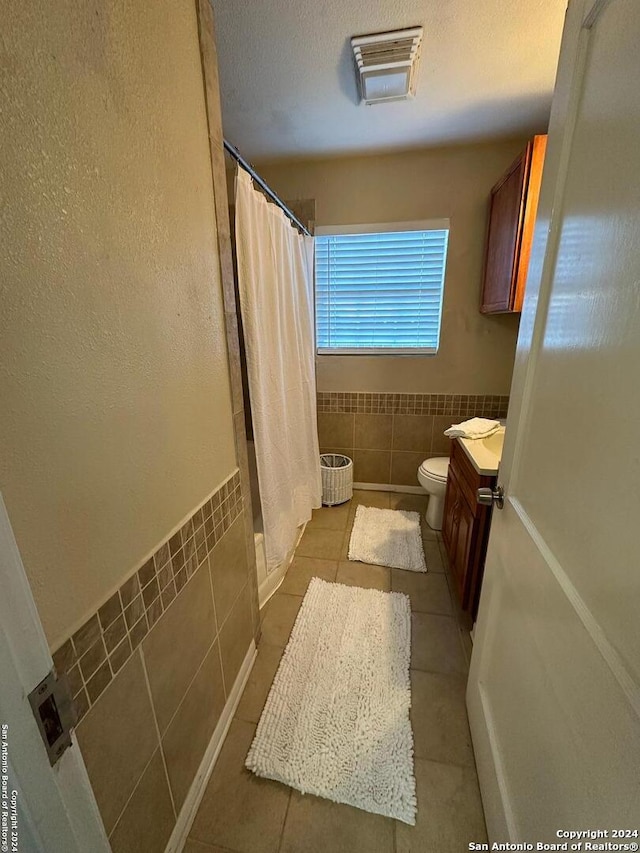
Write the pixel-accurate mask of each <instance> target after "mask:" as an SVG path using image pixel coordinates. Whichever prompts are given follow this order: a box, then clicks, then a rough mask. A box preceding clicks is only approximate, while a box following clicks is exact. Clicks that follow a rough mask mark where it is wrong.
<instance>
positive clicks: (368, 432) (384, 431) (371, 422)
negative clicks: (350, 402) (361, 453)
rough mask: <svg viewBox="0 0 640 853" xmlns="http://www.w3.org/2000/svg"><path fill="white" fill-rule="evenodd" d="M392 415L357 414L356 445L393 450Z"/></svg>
mask: <svg viewBox="0 0 640 853" xmlns="http://www.w3.org/2000/svg"><path fill="white" fill-rule="evenodd" d="M392 420H393V416H392V415H356V427H355V441H354V445H353V446H354V447H357V448H358V449H361V450H391V429H392Z"/></svg>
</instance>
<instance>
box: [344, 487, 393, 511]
mask: <svg viewBox="0 0 640 853" xmlns="http://www.w3.org/2000/svg"><path fill="white" fill-rule="evenodd" d="M358 504H362V505H363V506H377V507H379V508H380V509H389V492H378V491H374V490H373V489H354V490H353V498H352V500H351V506H352V513H353V512H355V508H356V506H358Z"/></svg>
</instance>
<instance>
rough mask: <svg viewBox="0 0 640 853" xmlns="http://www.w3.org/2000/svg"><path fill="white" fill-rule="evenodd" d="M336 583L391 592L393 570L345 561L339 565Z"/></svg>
mask: <svg viewBox="0 0 640 853" xmlns="http://www.w3.org/2000/svg"><path fill="white" fill-rule="evenodd" d="M336 583H343V584H346V585H347V586H361V587H363V588H364V589H381V590H382V591H383V592H389V590H390V589H391V569H388V568H387V567H386V566H372V565H369V563H356V562H352V561H350V560H345V561H343V562H340V563H338V574H337V575H336Z"/></svg>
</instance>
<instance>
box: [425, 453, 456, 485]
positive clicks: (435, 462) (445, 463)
mask: <svg viewBox="0 0 640 853" xmlns="http://www.w3.org/2000/svg"><path fill="white" fill-rule="evenodd" d="M420 470H421V471H422V472H423V473H424V474H428V475H429V476H430V477H433V478H434V480H442V481H444V482H446V479H447V473H448V471H449V457H448V456H434V457H433V458H432V459H425V460H424V462H423V463H422V465H421V466H420Z"/></svg>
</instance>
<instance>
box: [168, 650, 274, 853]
mask: <svg viewBox="0 0 640 853" xmlns="http://www.w3.org/2000/svg"><path fill="white" fill-rule="evenodd" d="M257 653H258V652H257V649H256V644H255V643H254V641H253V640H251V645H250V646H249V649H248V650H247V654H246V655H245V658H244V660H243V662H242V666H241V667H240V672H239V673H238V675H237V677H236V680H235V682H234V684H233V687H232V689H231V693H230V694H229V698H228V699H227V702H226V704H225V706H224V708H223V709H222V714H221V715H220V719H219V720H218V725H217V726H216V729H215V731H214V733H213V736H212V738H211V740H210V741H209V746H208V747H207V749H206V752H205V754H204V756H203V758H202V761H201V762H200V767H199V768H198V772H197V773H196V776H195V779H194V780H193V782H192V784H191V788H190V789H189V793H188V794H187V798H186V799H185V801H184V803H183V805H182V808H181V809H180V814H179V815H178V820H177V821H176V825H175V827H174V829H173V832H172V833H171V838H170V839H169V843H168V844H167V846H166V848H165V853H180V851H181V850H182V848H183V847H184V845H185V843H186V841H187V836H188V835H189V832H190V830H191V825H192V824H193V821H194V819H195V816H196V813H197V811H198V807H199V806H200V803H201V801H202V797H203V796H204V792H205V789H206V787H207V783H208V782H209V779H210V777H211V774H212V772H213V768H214V767H215V764H216V761H217V760H218V756H219V755H220V750H221V749H222V745H223V744H224V740H225V738H226V736H227V732H228V731H229V726H230V725H231V721H232V719H233V715H234V714H235V712H236V708H237V707H238V703H239V702H240V697H241V696H242V691H243V690H244V688H245V685H246V683H247V681H248V679H249V675H250V674H251V670H252V669H253V664H254V662H255V659H256V655H257Z"/></svg>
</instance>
